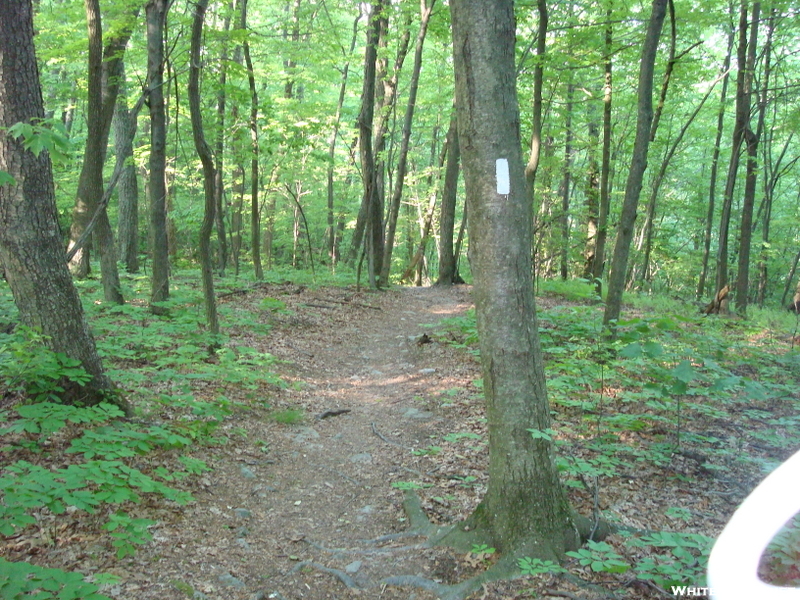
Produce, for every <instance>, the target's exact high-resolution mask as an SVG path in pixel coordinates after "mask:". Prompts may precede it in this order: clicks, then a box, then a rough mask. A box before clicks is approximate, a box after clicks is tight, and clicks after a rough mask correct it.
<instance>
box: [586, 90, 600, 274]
mask: <svg viewBox="0 0 800 600" xmlns="http://www.w3.org/2000/svg"><path fill="white" fill-rule="evenodd" d="M588 111H589V123H588V127H587V129H588V133H589V144H588V148H587V149H586V155H587V163H588V165H587V169H586V191H585V195H586V245H585V246H584V250H583V258H584V262H583V274H582V277H583V278H584V279H587V280H591V279H592V277H593V273H594V261H595V256H596V255H595V249H596V247H597V217H598V214H597V211H598V207H599V202H598V201H599V199H600V165H599V164H598V162H597V147H598V146H599V145H600V128H599V127H598V125H597V121H596V116H595V114H596V113H595V109H594V105H590V106H589V108H588Z"/></svg>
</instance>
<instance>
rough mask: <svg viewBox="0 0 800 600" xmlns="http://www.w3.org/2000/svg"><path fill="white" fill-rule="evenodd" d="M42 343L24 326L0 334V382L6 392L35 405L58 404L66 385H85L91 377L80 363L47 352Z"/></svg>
mask: <svg viewBox="0 0 800 600" xmlns="http://www.w3.org/2000/svg"><path fill="white" fill-rule="evenodd" d="M44 341H45V338H44V336H43V335H41V334H39V333H37V332H35V331H34V330H32V329H30V328H27V327H24V326H20V327H17V328H16V330H15V332H14V333H13V334H10V335H8V334H0V380H4V382H5V383H4V386H5V387H6V389H7V390H8V391H9V392H16V393H20V394H24V395H25V396H27V397H29V398H31V399H32V400H33V401H34V402H42V401H45V400H52V401H55V402H58V401H59V398H60V394H62V393H63V392H64V387H63V384H64V382H65V381H71V382H72V383H77V384H78V385H84V384H85V383H87V382H88V381H89V380H90V379H91V377H90V376H89V374H88V373H86V371H84V370H83V367H81V364H80V361H78V360H75V359H71V358H69V357H68V356H66V355H65V354H61V353H57V352H53V351H52V350H49V349H48V348H47V347H46V346H45V345H44Z"/></svg>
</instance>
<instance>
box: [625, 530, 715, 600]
mask: <svg viewBox="0 0 800 600" xmlns="http://www.w3.org/2000/svg"><path fill="white" fill-rule="evenodd" d="M713 542H714V540H713V539H711V538H709V537H706V536H704V535H699V534H694V533H676V532H670V531H662V532H657V533H652V534H649V535H643V536H632V537H630V538H629V539H628V540H627V545H628V546H629V547H631V548H639V549H645V551H646V552H647V553H646V554H645V555H644V556H641V557H639V558H638V559H637V561H636V566H635V568H634V572H635V573H636V577H637V578H639V579H643V580H647V581H652V582H653V583H655V584H656V585H658V586H659V587H661V588H664V589H669V588H670V587H671V586H673V585H696V586H703V585H704V582H705V573H706V568H707V566H708V554H709V552H711V546H712V545H713Z"/></svg>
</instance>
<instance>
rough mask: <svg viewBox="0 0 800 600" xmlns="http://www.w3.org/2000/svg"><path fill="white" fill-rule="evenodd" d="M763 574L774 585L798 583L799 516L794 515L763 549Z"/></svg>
mask: <svg viewBox="0 0 800 600" xmlns="http://www.w3.org/2000/svg"><path fill="white" fill-rule="evenodd" d="M764 563H765V564H764V567H765V568H764V570H763V572H764V575H763V578H765V579H767V581H769V582H770V583H772V584H774V585H781V586H791V587H797V586H798V584H800V516H795V517H794V518H793V519H792V520H791V521H790V522H789V523H788V524H787V525H786V526H785V527H784V528H783V529H781V531H780V532H779V533H778V535H776V536H775V538H774V539H773V540H772V541H771V542H770V544H769V546H767V549H766V550H765V551H764Z"/></svg>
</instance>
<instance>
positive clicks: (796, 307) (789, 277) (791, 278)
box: [781, 250, 800, 313]
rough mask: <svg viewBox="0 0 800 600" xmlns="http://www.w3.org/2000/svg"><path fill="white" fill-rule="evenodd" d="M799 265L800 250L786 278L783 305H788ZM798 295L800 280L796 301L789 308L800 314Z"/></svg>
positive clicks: (799, 285)
mask: <svg viewBox="0 0 800 600" xmlns="http://www.w3.org/2000/svg"><path fill="white" fill-rule="evenodd" d="M798 263H800V250H798V252H797V254H795V255H794V260H793V261H792V267H791V268H790V269H789V274H788V275H787V276H786V284H785V286H784V288H783V296H781V305H785V304H786V296H788V295H789V288H790V287H791V286H792V281H794V274H795V272H796V271H797V264H798ZM798 294H800V280H799V281H798V282H797V290H796V291H795V294H794V299H793V300H792V303H791V304H790V305H789V307H788V308H789V310H791V311H794V312H796V313H800V297H798Z"/></svg>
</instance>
